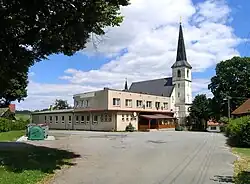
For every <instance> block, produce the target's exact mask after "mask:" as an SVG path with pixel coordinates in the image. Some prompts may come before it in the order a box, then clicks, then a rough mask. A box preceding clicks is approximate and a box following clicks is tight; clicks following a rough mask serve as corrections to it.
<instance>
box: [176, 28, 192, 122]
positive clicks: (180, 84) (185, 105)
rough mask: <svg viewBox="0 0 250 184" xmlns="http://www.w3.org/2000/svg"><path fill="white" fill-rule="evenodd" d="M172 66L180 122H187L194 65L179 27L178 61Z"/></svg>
mask: <svg viewBox="0 0 250 184" xmlns="http://www.w3.org/2000/svg"><path fill="white" fill-rule="evenodd" d="M171 68H172V82H173V85H175V109H176V112H177V118H178V119H179V123H180V124H185V117H187V116H188V115H189V107H190V106H191V104H192V85H191V83H192V73H191V70H192V66H191V65H190V64H189V63H188V61H187V56H186V49H185V43H184V37H183V31H182V25H181V23H180V27H179V38H178V46H177V56H176V61H175V63H174V64H173V66H172V67H171Z"/></svg>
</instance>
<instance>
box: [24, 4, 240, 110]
mask: <svg viewBox="0 0 250 184" xmlns="http://www.w3.org/2000/svg"><path fill="white" fill-rule="evenodd" d="M131 2H132V4H131V5H130V6H127V7H124V8H122V10H121V11H122V14H123V15H124V17H125V18H124V22H123V23H122V25H121V26H120V27H115V28H107V34H106V35H105V36H103V40H102V42H101V43H99V45H98V52H97V51H96V49H95V48H93V44H92V43H88V45H87V48H86V49H85V50H84V51H82V52H83V54H88V55H93V54H101V55H104V56H106V57H110V56H113V57H112V58H114V59H112V60H111V61H110V62H108V63H107V64H104V65H103V66H101V67H100V68H99V69H97V70H90V71H81V70H76V69H74V68H70V69H68V70H66V71H65V75H64V76H61V77H60V78H61V79H63V80H66V81H68V82H69V83H70V84H68V85H54V86H50V85H48V84H37V83H31V84H30V85H29V88H28V89H29V97H28V99H27V100H26V101H25V102H24V103H22V104H21V105H23V104H31V102H32V100H30V101H31V102H30V103H29V102H28V101H29V99H36V98H35V96H36V95H38V96H39V95H42V96H43V94H44V92H41V91H43V90H47V92H46V94H48V95H50V97H48V98H47V99H49V100H51V99H53V98H54V97H55V96H57V95H62V96H68V95H71V94H73V93H76V91H78V92H83V91H86V90H87V91H88V90H90V89H95V88H103V87H104V86H108V87H113V88H122V87H123V83H124V79H125V78H128V80H129V82H132V81H139V80H146V79H152V78H158V77H166V76H170V75H171V65H172V64H173V62H174V61H175V57H176V47H177V37H178V29H179V25H178V20H179V19H180V16H181V17H182V24H183V31H184V38H185V43H186V49H187V56H188V60H189V62H190V64H191V65H192V66H193V71H195V72H203V71H204V70H205V69H207V68H209V67H211V66H214V65H215V64H216V63H218V62H219V61H221V60H224V59H228V58H231V57H232V56H234V55H239V53H238V51H237V50H236V47H237V45H238V44H239V43H240V42H242V41H243V40H242V39H240V38H238V37H236V36H235V35H234V30H233V28H232V27H230V26H228V25H226V23H227V22H228V21H230V20H231V18H232V17H230V11H231V10H230V8H229V7H228V5H227V4H226V1H224V0H207V1H205V2H203V3H199V4H198V5H196V6H194V4H193V3H192V1H191V0H157V3H156V1H155V0H132V1H131ZM124 49H125V50H126V52H125V54H122V55H120V52H121V51H122V50H124ZM114 56H115V57H114ZM201 80H208V79H194V84H193V88H194V89H193V91H194V93H195V94H196V93H199V92H202V91H203V92H205V93H206V92H207V84H206V85H205V84H204V83H202V82H204V81H201ZM195 81H196V82H195ZM52 87H53V88H54V89H53V90H52V91H51V90H50V88H52ZM75 90H76V91H75ZM34 93H35V94H34ZM51 94H53V95H52V96H51ZM42 96H41V97H42ZM45 96H46V95H45ZM38 103H39V106H42V104H45V102H44V103H43V102H38ZM32 104H34V103H32ZM46 104H48V103H47V102H46Z"/></svg>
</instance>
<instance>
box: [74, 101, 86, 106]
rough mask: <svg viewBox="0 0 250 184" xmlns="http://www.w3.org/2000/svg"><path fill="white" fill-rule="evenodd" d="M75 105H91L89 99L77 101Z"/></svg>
mask: <svg viewBox="0 0 250 184" xmlns="http://www.w3.org/2000/svg"><path fill="white" fill-rule="evenodd" d="M75 107H89V101H88V100H82V101H75Z"/></svg>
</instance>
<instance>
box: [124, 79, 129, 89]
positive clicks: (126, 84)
mask: <svg viewBox="0 0 250 184" xmlns="http://www.w3.org/2000/svg"><path fill="white" fill-rule="evenodd" d="M124 91H128V82H127V78H126V79H125V86H124Z"/></svg>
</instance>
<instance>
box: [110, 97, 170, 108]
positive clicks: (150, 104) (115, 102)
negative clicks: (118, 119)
mask: <svg viewBox="0 0 250 184" xmlns="http://www.w3.org/2000/svg"><path fill="white" fill-rule="evenodd" d="M154 105H155V108H160V106H161V103H160V102H155V104H154ZM113 106H121V99H120V98H113ZM125 106H126V107H132V100H131V99H125ZM144 106H145V107H146V108H152V107H153V102H152V101H146V104H143V101H142V100H136V107H139V108H141V107H144ZM163 109H168V103H167V102H163Z"/></svg>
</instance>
